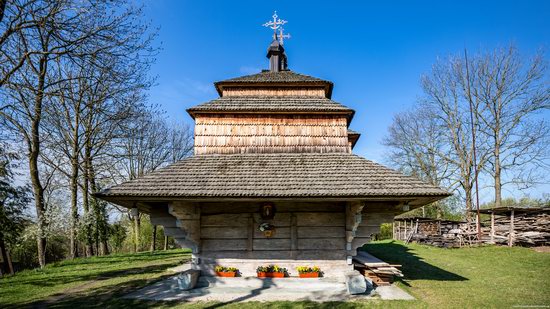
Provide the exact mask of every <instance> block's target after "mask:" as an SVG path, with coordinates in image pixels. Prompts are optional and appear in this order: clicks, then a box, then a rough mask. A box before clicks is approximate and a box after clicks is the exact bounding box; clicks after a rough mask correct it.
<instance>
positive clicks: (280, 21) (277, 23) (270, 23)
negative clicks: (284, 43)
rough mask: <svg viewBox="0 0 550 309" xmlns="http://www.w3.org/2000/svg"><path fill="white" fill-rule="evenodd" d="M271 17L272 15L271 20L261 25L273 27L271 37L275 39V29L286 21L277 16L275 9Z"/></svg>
mask: <svg viewBox="0 0 550 309" xmlns="http://www.w3.org/2000/svg"><path fill="white" fill-rule="evenodd" d="M272 17H273V20H270V21H268V22H267V23H265V24H263V25H262V26H264V27H269V28H271V29H273V39H274V40H276V39H277V29H279V28H280V27H281V26H282V25H284V24H286V23H287V21H286V20H283V19H280V18H278V17H279V16H277V11H275V12H274V13H273V16H272Z"/></svg>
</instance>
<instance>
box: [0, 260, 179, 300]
mask: <svg viewBox="0 0 550 309" xmlns="http://www.w3.org/2000/svg"><path fill="white" fill-rule="evenodd" d="M189 258H190V254H189V250H169V251H157V252H155V253H149V252H143V253H137V254H119V255H110V256H102V257H92V258H79V259H75V260H67V261H63V262H59V263H53V264H50V265H47V266H46V267H45V268H43V269H34V270H26V271H22V272H20V273H17V274H16V275H14V276H9V277H6V278H2V279H0V308H3V307H5V306H23V305H28V304H32V303H35V302H38V301H44V300H48V299H49V298H53V299H55V298H56V297H57V295H56V294H58V293H66V291H74V292H77V293H75V294H78V292H81V290H84V292H86V291H88V292H90V291H94V290H101V289H104V290H105V289H110V291H111V292H116V291H117V290H119V291H122V290H125V289H130V288H132V287H136V286H141V285H144V284H147V282H149V281H151V280H156V279H158V278H160V277H162V276H164V275H167V274H170V273H169V272H166V269H167V268H169V267H172V266H176V265H179V264H181V263H182V262H183V261H185V260H188V259H189ZM69 299H70V297H69Z"/></svg>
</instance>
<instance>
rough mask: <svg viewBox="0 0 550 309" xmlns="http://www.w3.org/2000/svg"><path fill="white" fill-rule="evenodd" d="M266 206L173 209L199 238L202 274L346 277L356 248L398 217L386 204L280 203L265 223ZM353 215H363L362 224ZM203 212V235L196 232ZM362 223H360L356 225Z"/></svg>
mask: <svg viewBox="0 0 550 309" xmlns="http://www.w3.org/2000/svg"><path fill="white" fill-rule="evenodd" d="M379 204H380V205H379ZM261 205H262V203H261V202H203V203H179V202H174V203H171V206H170V209H171V213H172V214H173V215H175V216H176V217H177V218H178V220H179V221H180V222H181V223H182V228H183V229H184V230H186V231H187V232H188V234H189V236H196V237H199V238H200V239H199V240H197V241H198V248H199V250H197V253H196V254H194V255H193V257H194V258H197V259H198V260H200V263H199V268H200V269H201V270H202V272H203V275H212V274H213V269H214V266H216V265H224V266H234V267H237V268H239V269H240V271H241V273H242V275H243V276H255V268H256V267H257V266H259V265H265V264H270V263H275V264H280V266H283V267H287V268H289V271H290V272H291V273H292V274H293V275H296V267H297V266H304V265H310V266H313V265H316V266H320V267H321V268H322V269H323V271H324V272H325V275H326V276H327V277H328V276H330V277H341V276H342V274H344V273H345V272H346V271H348V270H350V269H351V266H350V265H349V264H348V259H349V258H350V256H351V255H355V249H356V248H357V247H360V246H362V245H363V244H365V243H367V242H368V241H369V240H370V239H371V236H372V234H375V233H378V232H379V230H380V224H381V223H382V222H386V221H387V218H391V216H392V215H393V212H392V210H391V209H392V208H391V205H388V204H381V203H378V204H369V203H361V207H358V204H357V202H353V203H347V202H295V201H278V202H275V203H274V205H275V209H276V210H275V211H276V212H275V217H274V218H273V219H272V220H262V219H261V217H260V207H261ZM377 205H378V206H377ZM369 206H372V209H368V207H369ZM199 209H200V210H199ZM350 210H357V211H359V213H358V214H357V215H358V216H359V217H358V219H355V218H356V215H355V213H353V214H352V212H353V211H351V212H350ZM361 210H362V211H363V213H361ZM198 213H200V219H199V223H198V226H199V229H200V230H199V231H197V232H192V230H193V228H194V227H195V225H194V222H196V221H194V220H196V219H197V214H198ZM351 215H353V216H354V217H351ZM357 220H360V221H361V222H360V223H358V224H357V225H355V224H353V222H356V221H357ZM262 222H268V223H270V224H272V225H273V226H274V227H275V233H274V234H273V235H272V237H266V236H265V235H264V233H263V232H261V231H259V229H258V227H259V225H260V224H261V223H262ZM350 222H351V223H352V224H351V225H353V226H354V227H353V228H352V229H353V235H350V231H349V230H350ZM190 223H193V225H190ZM191 232H192V233H191ZM350 245H353V248H350Z"/></svg>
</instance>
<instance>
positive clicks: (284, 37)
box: [279, 27, 290, 45]
mask: <svg viewBox="0 0 550 309" xmlns="http://www.w3.org/2000/svg"><path fill="white" fill-rule="evenodd" d="M284 30H285V29H284V28H283V27H279V43H281V45H284V44H283V42H284V39H290V33H287V34H283V31H284Z"/></svg>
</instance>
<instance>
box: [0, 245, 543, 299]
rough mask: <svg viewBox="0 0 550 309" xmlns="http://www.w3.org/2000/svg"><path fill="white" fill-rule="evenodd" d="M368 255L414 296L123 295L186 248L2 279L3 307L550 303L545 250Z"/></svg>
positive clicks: (384, 248)
mask: <svg viewBox="0 0 550 309" xmlns="http://www.w3.org/2000/svg"><path fill="white" fill-rule="evenodd" d="M366 249H367V250H368V251H369V252H371V253H372V254H374V255H376V256H378V257H380V258H382V259H384V260H386V261H388V262H392V263H397V264H402V265H403V273H404V274H405V277H406V278H405V280H403V281H401V282H398V283H397V284H398V285H400V286H401V287H402V288H404V289H405V290H407V291H408V292H409V293H411V294H412V295H413V296H415V297H416V298H417V300H416V301H380V300H369V301H366V302H352V303H323V304H317V303H313V302H272V303H255V302H250V303H242V304H221V303H197V304H185V303H174V302H144V301H137V300H127V299H121V296H122V295H124V294H126V293H128V292H129V291H132V290H135V289H136V288H137V287H140V286H144V285H147V284H149V283H151V282H153V281H155V280H159V279H160V278H163V277H165V276H167V275H170V272H169V271H167V270H166V269H167V268H169V267H171V266H174V265H177V264H179V263H181V262H182V261H183V260H186V259H188V258H189V253H188V252H187V251H183V250H171V251H161V252H156V253H154V254H151V253H139V254H128V255H116V256H109V257H96V258H92V259H77V260H74V261H67V262H62V263H58V264H53V265H50V266H48V267H46V268H45V269H43V270H34V271H26V272H22V273H19V274H17V275H15V276H13V277H9V278H4V279H0V307H6V306H8V307H9V306H25V305H29V304H33V305H44V304H47V305H48V306H49V307H51V308H61V307H63V308H66V307H74V308H78V307H97V308H99V307H102V308H110V307H117V308H118V307H132V308H141V307H143V308H146V307H162V308H167V307H178V308H179V307H185V308H205V307H208V308H216V307H224V308H225V307H227V308H238V309H247V308H260V307H261V308H319V307H321V308H360V307H378V308H402V307H407V308H411V307H412V308H427V307H433V308H436V307H437V308H479V307H490V308H497V307H498V308H502V307H507V308H509V307H515V306H517V307H521V306H525V307H527V306H529V307H532V306H550V267H549V266H550V253H539V252H535V251H533V250H531V249H527V248H507V247H480V248H462V249H440V248H434V247H428V246H422V245H416V244H409V245H404V244H403V243H401V242H393V241H381V242H375V243H372V244H369V245H367V246H366Z"/></svg>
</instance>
